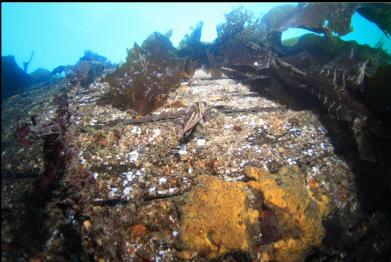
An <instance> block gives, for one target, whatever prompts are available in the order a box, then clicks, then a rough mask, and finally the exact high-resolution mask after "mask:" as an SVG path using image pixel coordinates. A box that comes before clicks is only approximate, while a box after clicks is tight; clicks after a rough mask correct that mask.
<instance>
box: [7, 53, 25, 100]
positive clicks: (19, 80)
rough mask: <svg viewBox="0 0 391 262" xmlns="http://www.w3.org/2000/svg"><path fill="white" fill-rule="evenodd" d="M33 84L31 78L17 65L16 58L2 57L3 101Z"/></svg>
mask: <svg viewBox="0 0 391 262" xmlns="http://www.w3.org/2000/svg"><path fill="white" fill-rule="evenodd" d="M31 84H32V79H31V77H30V76H29V75H28V74H26V73H25V72H24V71H23V70H22V69H21V68H20V67H19V66H18V64H17V63H16V61H15V57H14V56H2V57H1V100H2V101H3V100H5V99H7V98H8V97H11V96H13V95H15V94H17V93H18V92H20V91H22V90H23V89H25V88H28V87H29V86H30V85H31Z"/></svg>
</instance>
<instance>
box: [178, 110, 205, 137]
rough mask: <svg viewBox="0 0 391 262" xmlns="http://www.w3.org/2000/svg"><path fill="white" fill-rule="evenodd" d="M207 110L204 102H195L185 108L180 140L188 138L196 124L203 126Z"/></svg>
mask: <svg viewBox="0 0 391 262" xmlns="http://www.w3.org/2000/svg"><path fill="white" fill-rule="evenodd" d="M207 110H208V106H207V104H206V103H205V102H196V103H194V104H191V105H190V106H189V107H188V108H187V110H186V112H185V115H186V116H185V123H184V125H183V130H182V138H186V137H188V136H189V135H190V133H191V131H192V130H193V128H194V127H195V126H197V124H198V123H200V124H201V125H202V126H204V124H205V122H204V118H205V113H206V112H207Z"/></svg>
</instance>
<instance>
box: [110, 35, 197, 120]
mask: <svg viewBox="0 0 391 262" xmlns="http://www.w3.org/2000/svg"><path fill="white" fill-rule="evenodd" d="M176 51H177V50H176V49H175V47H173V45H172V44H171V42H170V40H169V39H168V38H167V37H166V36H165V35H162V34H160V33H157V32H155V33H153V34H151V35H150V36H149V37H148V38H147V39H146V40H145V41H144V42H143V44H142V45H141V46H139V45H137V44H136V43H135V44H134V47H133V48H132V49H131V50H128V56H127V58H126V63H124V64H123V65H121V66H120V67H119V68H118V69H117V70H116V71H115V72H113V73H112V74H109V75H108V76H107V81H108V82H109V84H110V86H111V87H112V91H111V92H110V93H109V94H108V95H109V102H110V103H111V104H113V105H114V106H116V107H118V108H121V109H127V108H132V109H134V110H136V111H137V112H139V113H141V114H146V113H149V112H151V111H152V110H154V109H156V108H157V107H159V106H161V105H162V104H163V103H164V101H165V100H166V98H167V94H168V93H169V91H171V90H174V89H175V88H176V87H177V86H178V85H179V83H180V82H181V81H182V80H185V79H188V78H189V77H190V74H191V71H192V70H190V69H189V66H190V64H189V62H190V60H189V59H186V58H180V57H179V56H178V55H177V54H176Z"/></svg>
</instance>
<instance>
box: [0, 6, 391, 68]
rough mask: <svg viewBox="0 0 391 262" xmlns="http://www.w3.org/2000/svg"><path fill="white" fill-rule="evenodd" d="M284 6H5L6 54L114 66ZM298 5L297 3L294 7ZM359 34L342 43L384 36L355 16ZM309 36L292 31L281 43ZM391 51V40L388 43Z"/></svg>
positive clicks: (34, 64)
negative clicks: (164, 42)
mask: <svg viewBox="0 0 391 262" xmlns="http://www.w3.org/2000/svg"><path fill="white" fill-rule="evenodd" d="M281 4H284V3H2V14H1V15H2V26H1V27H2V28H1V29H2V33H1V34H2V50H1V52H2V55H3V56H4V55H14V56H15V59H16V61H17V63H18V64H19V66H21V67H22V65H23V62H25V61H27V60H28V59H29V58H30V55H31V52H32V51H34V57H33V59H32V61H31V63H30V65H29V68H28V72H32V71H34V70H35V69H37V68H39V67H43V68H46V69H48V70H53V69H54V68H55V67H57V66H58V65H67V64H75V63H76V62H77V60H78V59H79V58H80V57H81V56H82V55H83V52H84V50H85V49H90V50H93V51H94V52H97V53H99V54H102V55H104V56H106V57H107V58H108V59H109V60H111V61H112V62H114V63H118V62H121V61H123V60H124V59H125V57H126V48H130V47H132V46H133V43H134V42H137V43H139V44H141V43H142V41H143V40H144V39H145V38H146V37H147V36H148V35H149V34H151V33H152V32H154V31H158V32H162V33H165V32H167V31H168V30H170V29H173V35H172V38H171V40H172V42H173V44H174V45H175V46H176V45H177V44H178V43H179V42H180V40H181V39H182V38H183V37H184V35H185V34H186V33H189V31H190V28H191V27H192V26H195V25H196V23H197V22H198V21H204V27H203V31H202V39H201V40H203V41H213V40H214V39H215V37H216V25H218V24H219V23H221V22H223V21H224V14H225V13H228V12H230V11H231V10H232V9H233V8H235V7H238V6H240V5H242V6H244V7H245V8H246V9H248V10H251V11H252V12H254V14H255V15H257V16H259V15H262V14H265V13H267V12H268V11H269V10H270V9H271V8H272V7H274V6H277V5H281ZM289 4H291V5H296V4H295V3H289ZM352 27H353V29H354V31H353V32H352V33H350V34H348V35H346V36H344V37H343V38H342V39H344V40H356V41H358V42H359V43H360V44H369V45H371V46H375V45H376V44H377V43H378V41H379V40H380V39H381V38H382V37H383V38H384V34H383V33H382V31H381V30H380V29H378V27H377V26H376V25H375V24H373V23H371V22H369V21H367V20H366V19H364V18H362V17H361V16H360V15H358V14H356V15H354V16H353V18H352ZM307 32H308V31H306V30H303V29H289V30H288V31H286V32H284V34H283V36H282V39H283V40H284V39H287V38H291V37H295V36H299V35H301V34H304V33H307ZM384 40H385V41H384V48H386V49H387V50H389V51H391V40H390V39H386V38H384Z"/></svg>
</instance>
